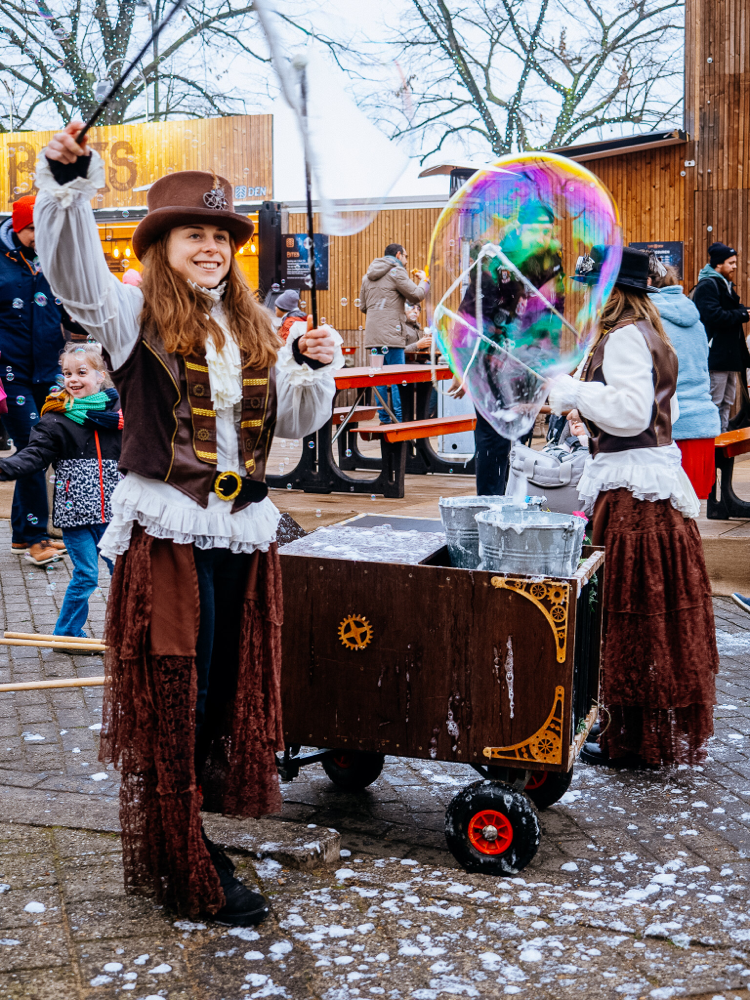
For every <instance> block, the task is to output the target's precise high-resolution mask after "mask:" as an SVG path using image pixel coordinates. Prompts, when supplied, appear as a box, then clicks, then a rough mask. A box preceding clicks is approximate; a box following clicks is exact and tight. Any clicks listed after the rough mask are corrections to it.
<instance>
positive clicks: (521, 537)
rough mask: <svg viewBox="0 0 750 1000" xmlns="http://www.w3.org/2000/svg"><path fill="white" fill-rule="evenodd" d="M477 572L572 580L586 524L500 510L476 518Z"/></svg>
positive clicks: (561, 517) (558, 516)
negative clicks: (478, 549) (486, 571)
mask: <svg viewBox="0 0 750 1000" xmlns="http://www.w3.org/2000/svg"><path fill="white" fill-rule="evenodd" d="M476 522H477V528H478V532H479V548H480V554H481V559H482V564H481V568H482V569H485V570H489V571H490V572H497V573H503V574H508V573H523V574H524V575H526V576H572V575H573V573H575V571H576V568H577V566H578V560H579V558H580V555H581V548H582V546H583V534H584V530H585V528H586V522H585V521H584V519H583V518H581V517H573V516H572V515H571V514H553V513H549V512H547V511H533V510H532V511H529V510H520V509H519V508H517V507H504V508H499V509H498V508H495V509H492V508H490V509H488V510H485V511H480V512H479V513H478V514H477V515H476Z"/></svg>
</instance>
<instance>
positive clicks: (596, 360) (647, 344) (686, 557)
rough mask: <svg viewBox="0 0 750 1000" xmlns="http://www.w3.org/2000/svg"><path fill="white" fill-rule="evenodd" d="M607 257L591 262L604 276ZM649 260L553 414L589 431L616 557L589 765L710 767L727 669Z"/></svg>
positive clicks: (639, 260) (603, 535)
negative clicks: (720, 678) (718, 681)
mask: <svg viewBox="0 0 750 1000" xmlns="http://www.w3.org/2000/svg"><path fill="white" fill-rule="evenodd" d="M602 260H603V255H601V254H600V255H598V259H596V260H595V259H594V257H593V255H592V257H590V258H584V261H585V269H586V270H585V273H586V274H587V275H590V276H591V277H592V278H595V277H596V276H597V275H598V273H599V271H600V269H601V262H602ZM648 265H649V258H648V254H645V253H643V252H642V251H640V250H634V249H632V248H630V247H625V248H624V250H623V254H622V265H621V267H620V271H619V274H618V276H617V280H616V282H615V287H614V289H613V291H612V295H611V296H610V298H609V300H608V301H607V304H606V306H605V308H604V311H603V313H602V317H601V321H600V329H599V333H598V335H597V337H596V339H595V341H594V344H593V346H592V348H591V351H590V352H589V354H588V356H587V357H586V359H585V360H584V362H583V363H582V365H581V366H580V368H579V369H578V371H577V372H576V377H575V378H571V377H570V376H569V375H561V376H559V377H558V378H557V379H556V380H555V381H554V382H553V383H552V388H551V391H550V397H549V399H550V405H551V407H552V411H553V412H554V413H561V412H563V411H564V410H570V411H571V412H570V413H569V414H568V419H569V420H572V421H574V422H575V421H576V420H578V418H579V415H580V417H581V418H582V419H583V421H584V422H585V424H586V428H587V431H588V436H589V450H590V452H591V455H590V457H589V459H588V461H587V463H586V466H585V468H584V472H583V475H582V477H581V480H580V482H579V484H578V493H579V496H580V498H581V502H582V505H583V509H584V510H585V511H586V513H591V514H592V525H591V527H592V541H593V543H594V544H595V545H603V546H604V547H605V550H606V561H605V564H604V571H605V573H604V605H603V610H604V620H603V630H604V634H603V642H602V677H601V692H600V698H601V704H602V706H603V708H604V709H605V712H604V720H603V723H602V730H601V735H600V738H599V742H598V743H593V742H592V743H587V744H586V745H585V747H584V748H583V750H582V751H581V759H582V760H585V761H586V762H587V763H589V764H610V763H611V764H614V765H616V766H619V767H635V768H637V767H641V766H649V767H658V766H660V765H664V766H670V765H675V764H688V765H695V764H699V763H700V762H701V761H702V760H703V759H704V758H705V755H706V743H707V741H708V738H709V737H710V736H711V734H712V732H713V706H714V700H715V698H714V695H715V676H716V672H717V670H718V667H719V657H718V653H717V650H716V635H715V631H714V616H713V607H712V604H711V585H710V582H709V579H708V573H707V572H706V564H705V560H704V558H703V547H702V545H701V539H700V535H699V534H698V527H697V525H696V523H695V518H696V517H697V516H698V514H699V512H700V503H699V501H698V498H697V497H696V495H695V491H694V489H693V487H692V485H691V483H690V480H689V479H688V477H687V476H686V475H685V472H684V470H683V468H682V465H681V459H680V451H679V449H678V447H677V445H676V444H675V443H674V442H673V440H672V424H673V423H674V421H676V420H677V418H678V417H679V406H678V403H677V396H676V395H675V391H676V387H677V355H676V354H675V352H674V348H673V347H672V345H671V343H670V341H669V338H668V336H667V334H666V333H665V332H664V327H663V326H662V323H661V319H660V318H659V313H658V311H657V309H656V307H655V306H654V305H653V303H652V302H651V301H650V299H649V295H648Z"/></svg>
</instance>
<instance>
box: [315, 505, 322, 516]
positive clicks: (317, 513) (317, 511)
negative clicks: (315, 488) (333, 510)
mask: <svg viewBox="0 0 750 1000" xmlns="http://www.w3.org/2000/svg"><path fill="white" fill-rule="evenodd" d="M322 514H323V512H322V511H321V509H320V507H318V509H317V510H316V511H315V516H316V517H322Z"/></svg>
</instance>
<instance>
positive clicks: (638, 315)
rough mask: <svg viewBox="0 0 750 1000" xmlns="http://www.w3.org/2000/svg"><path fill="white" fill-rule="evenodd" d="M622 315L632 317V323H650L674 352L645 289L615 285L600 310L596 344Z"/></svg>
mask: <svg viewBox="0 0 750 1000" xmlns="http://www.w3.org/2000/svg"><path fill="white" fill-rule="evenodd" d="M624 313H627V314H628V316H629V317H632V322H636V321H637V320H645V322H647V323H650V324H651V326H652V327H653V328H654V330H655V331H656V334H657V335H658V337H659V338H660V340H663V341H664V343H665V344H666V345H667V347H669V348H670V350H674V348H673V347H672V342H671V341H670V339H669V337H668V336H667V332H666V330H665V329H664V327H663V326H662V322H661V317H660V316H659V310H658V309H657V308H656V306H655V305H654V303H653V302H652V301H651V299H650V298H649V295H648V292H647V291H646V290H645V289H644V290H643V291H641V289H639V288H626V287H624V286H623V287H621V286H620V285H615V287H614V288H613V289H612V294H611V295H610V297H609V298H608V299H607V302H606V305H605V306H604V309H602V315H601V318H600V320H599V332H598V334H597V336H596V343H598V342H599V341H600V340H601V339H602V337H603V336H604V334H605V333H607V331H608V330H611V329H612V327H613V326H614V325H615V324H616V323H617V322H618V321H619V320H620V318H621V317H622V316H623V314H624Z"/></svg>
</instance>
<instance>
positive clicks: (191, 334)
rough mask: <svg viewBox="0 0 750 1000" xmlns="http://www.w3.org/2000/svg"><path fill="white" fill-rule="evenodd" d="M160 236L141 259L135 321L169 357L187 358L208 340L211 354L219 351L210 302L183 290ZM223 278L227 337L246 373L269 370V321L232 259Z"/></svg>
mask: <svg viewBox="0 0 750 1000" xmlns="http://www.w3.org/2000/svg"><path fill="white" fill-rule="evenodd" d="M168 239H169V233H165V234H164V235H163V236H161V237H160V238H159V239H158V240H156V242H155V243H153V244H152V245H151V246H150V247H149V249H148V251H147V252H146V254H145V256H144V258H143V283H142V285H141V291H142V292H143V299H144V302H143V311H142V313H141V320H142V322H143V323H148V324H149V325H151V326H153V327H154V328H155V329H156V331H157V332H158V334H159V336H160V337H161V339H162V341H163V342H164V347H165V348H166V349H167V351H169V353H170V354H181V355H183V356H189V355H191V354H195V353H197V352H201V351H202V350H203V349H204V347H205V343H206V339H207V337H208V335H209V333H210V334H211V336H212V338H213V341H214V344H215V345H216V349H217V350H218V351H220V350H221V349H222V347H223V346H224V341H225V335H224V331H223V330H222V329H221V327H220V326H219V324H218V323H217V322H216V320H214V319H213V318H212V317H211V310H210V308H209V307H210V301H209V300H208V298H207V296H206V295H205V294H203V293H202V292H201V291H200V289H198V288H194V287H193V286H192V285H190V284H188V282H187V281H185V279H184V278H182V277H180V275H179V274H177V273H176V272H175V271H174V269H173V268H172V267H171V266H170V263H169V259H168V257H167V240H168ZM231 245H232V263H231V266H230V268H229V273H228V274H227V276H226V278H225V279H224V280H225V281H226V285H227V287H226V291H225V292H224V297H223V299H222V305H223V307H224V315H225V317H226V321H227V325H228V327H229V329H230V331H231V334H232V337H233V338H234V340H235V341H236V343H237V345H238V347H239V348H240V350H241V351H242V352H243V353H244V354H245V355H246V357H247V361H246V366H247V367H249V368H270V367H271V366H272V365H274V364H275V363H276V356H277V353H278V348H279V347H280V341H279V337H278V335H277V333H276V331H275V330H274V328H273V323H272V322H271V316H270V314H269V313H267V312H266V310H265V309H263V307H262V306H260V305H259V304H258V302H257V301H256V299H255V296H254V294H253V291H252V289H251V288H250V286H249V285H248V283H247V281H246V280H245V276H244V274H243V273H242V271H241V270H240V267H239V265H238V263H237V261H236V260H235V258H234V252H235V249H236V248H235V245H234V240H231Z"/></svg>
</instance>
